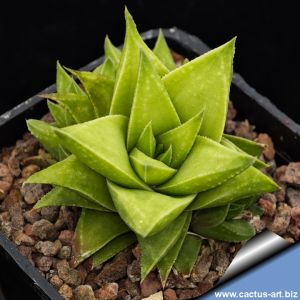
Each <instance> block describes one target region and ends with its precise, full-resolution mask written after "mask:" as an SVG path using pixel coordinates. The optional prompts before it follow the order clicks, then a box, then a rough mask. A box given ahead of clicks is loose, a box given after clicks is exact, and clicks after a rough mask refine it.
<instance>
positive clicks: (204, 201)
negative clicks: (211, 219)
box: [188, 167, 278, 210]
mask: <svg viewBox="0 0 300 300" xmlns="http://www.w3.org/2000/svg"><path fill="white" fill-rule="evenodd" d="M277 189H278V185H277V184H276V183H275V182H274V181H273V180H272V179H271V178H270V177H268V176H267V175H265V174H263V173H262V172H261V171H259V170H257V169H256V168H254V167H250V168H248V169H247V170H245V171H244V172H242V173H241V174H239V175H238V176H236V177H234V178H232V179H230V180H228V181H227V182H225V183H224V184H222V185H220V186H218V187H216V188H214V189H211V190H208V191H205V192H202V193H199V194H198V195H197V197H196V199H195V201H194V202H193V203H192V204H191V205H190V206H189V207H188V209H189V210H196V209H202V208H209V207H216V206H222V205H226V204H228V203H232V202H234V201H237V200H239V199H242V198H248V197H251V196H255V195H259V194H263V193H267V192H273V191H275V190H277Z"/></svg>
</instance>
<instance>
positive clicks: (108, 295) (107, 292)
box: [95, 282, 119, 300]
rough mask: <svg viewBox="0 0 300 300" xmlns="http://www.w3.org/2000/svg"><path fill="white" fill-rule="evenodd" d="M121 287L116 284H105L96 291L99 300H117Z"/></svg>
mask: <svg viewBox="0 0 300 300" xmlns="http://www.w3.org/2000/svg"><path fill="white" fill-rule="evenodd" d="M118 289H119V286H118V284H117V283H116V282H111V283H105V284H104V285H103V286H102V287H101V288H100V289H98V290H96V291H95V298H96V299H97V300H115V299H117V296H118Z"/></svg>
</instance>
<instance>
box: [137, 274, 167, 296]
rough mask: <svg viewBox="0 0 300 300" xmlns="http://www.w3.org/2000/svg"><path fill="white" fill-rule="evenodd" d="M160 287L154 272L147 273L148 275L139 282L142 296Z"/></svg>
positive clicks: (153, 292) (154, 291)
mask: <svg viewBox="0 0 300 300" xmlns="http://www.w3.org/2000/svg"><path fill="white" fill-rule="evenodd" d="M161 289H162V286H161V282H160V279H159V278H158V276H157V274H155V273H154V272H151V273H149V275H148V276H147V277H146V278H145V279H144V281H143V282H142V283H141V294H142V297H144V298H145V297H149V296H150V295H152V294H155V293H156V292H158V291H159V290H161Z"/></svg>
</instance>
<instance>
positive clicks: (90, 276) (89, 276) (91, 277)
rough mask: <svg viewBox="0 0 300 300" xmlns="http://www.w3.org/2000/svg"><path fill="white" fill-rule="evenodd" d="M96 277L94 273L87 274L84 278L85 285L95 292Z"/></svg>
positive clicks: (96, 286)
mask: <svg viewBox="0 0 300 300" xmlns="http://www.w3.org/2000/svg"><path fill="white" fill-rule="evenodd" d="M96 277H97V273H95V272H89V273H88V274H87V276H86V278H85V282H84V283H85V284H88V285H90V286H91V287H92V288H93V290H96V289H97V288H98V285H97V283H96Z"/></svg>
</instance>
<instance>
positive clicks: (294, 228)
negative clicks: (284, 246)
mask: <svg viewBox="0 0 300 300" xmlns="http://www.w3.org/2000/svg"><path fill="white" fill-rule="evenodd" d="M287 232H288V233H289V234H290V235H291V236H292V237H293V239H294V240H296V241H298V240H299V239H300V226H298V225H297V224H296V223H295V222H291V224H290V226H289V227H288V229H287Z"/></svg>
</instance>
